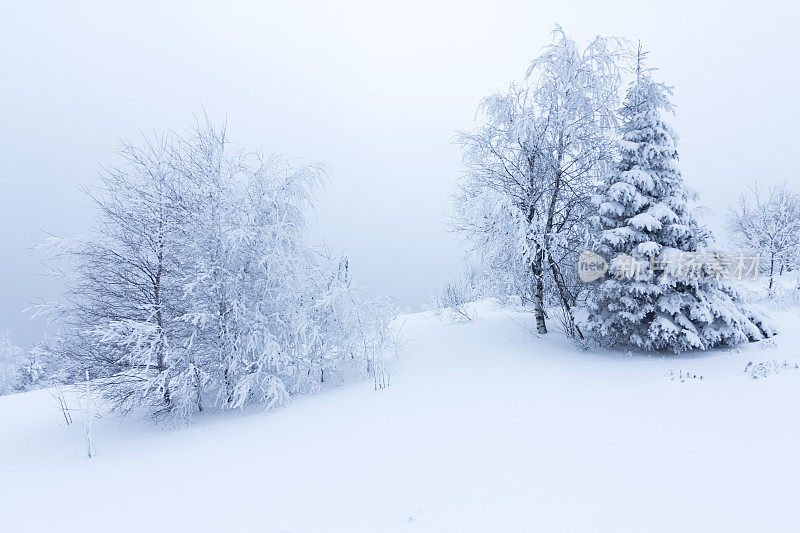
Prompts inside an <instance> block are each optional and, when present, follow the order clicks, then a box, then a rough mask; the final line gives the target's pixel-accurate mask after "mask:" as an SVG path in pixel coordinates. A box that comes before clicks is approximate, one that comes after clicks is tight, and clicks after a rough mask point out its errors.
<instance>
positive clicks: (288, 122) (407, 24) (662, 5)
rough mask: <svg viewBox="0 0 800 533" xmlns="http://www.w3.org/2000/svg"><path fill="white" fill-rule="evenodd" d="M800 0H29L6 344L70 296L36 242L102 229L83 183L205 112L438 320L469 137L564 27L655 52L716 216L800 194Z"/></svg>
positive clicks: (13, 14) (15, 53)
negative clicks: (741, 196) (464, 141)
mask: <svg viewBox="0 0 800 533" xmlns="http://www.w3.org/2000/svg"><path fill="white" fill-rule="evenodd" d="M798 21H800V8H798V7H797V4H796V3H795V2H789V1H785V2H768V1H760V2H735V1H726V2H718V3H701V2H698V1H696V0H695V1H690V2H672V1H668V0H666V1H663V2H657V3H650V2H642V1H641V0H639V1H636V2H609V1H605V2H601V1H597V0H594V1H588V2H564V1H549V2H537V1H532V0H528V1H520V2H512V1H499V2H498V1H493V2H488V1H483V2H476V3H470V2H465V1H460V2H453V3H437V2H435V1H432V0H426V1H422V2H417V1H397V2H392V3H385V4H383V3H380V2H333V1H331V2H326V1H320V2H302V1H298V2H269V1H267V2H230V1H229V2H214V3H210V2H209V3H206V2H201V1H192V2H185V3H171V2H163V1H162V2H147V1H137V2H113V3H112V2H104V3H102V5H101V4H100V3H97V4H93V3H83V2H52V3H41V2H22V1H18V2H12V1H10V0H4V1H3V2H2V4H1V5H0V184H2V187H0V224H2V230H1V231H0V254H1V255H0V257H2V260H0V329H5V328H10V329H12V331H13V333H14V338H15V339H16V340H17V342H18V343H20V344H24V345H28V344H30V343H31V342H33V341H34V340H36V338H37V337H38V336H39V335H41V333H42V331H43V330H44V328H43V325H42V324H41V323H38V322H31V321H30V320H28V319H27V318H24V317H23V316H22V314H21V310H22V309H23V308H24V307H26V306H27V305H28V304H30V303H31V302H34V301H36V300H37V299H52V298H53V297H55V296H56V295H57V293H58V289H59V287H58V285H57V283H54V282H52V281H49V280H47V279H46V278H44V277H43V276H42V272H43V268H42V267H41V265H40V264H39V259H40V255H39V254H38V253H37V252H35V251H32V250H31V249H30V248H31V247H32V246H34V245H35V244H37V243H39V242H41V241H42V240H43V238H44V234H43V233H42V230H46V231H49V232H52V233H56V234H62V235H67V234H73V233H79V232H80V231H82V229H83V228H84V227H85V224H86V222H87V220H88V214H87V211H86V202H85V200H84V199H83V198H82V196H81V194H80V192H79V190H78V188H79V186H80V185H82V184H83V185H86V184H92V183H94V182H95V180H96V176H97V172H98V169H99V165H100V164H101V163H109V162H113V150H114V148H115V147H116V146H117V145H118V142H119V139H120V138H121V137H122V136H128V137H135V136H137V135H139V133H140V132H152V131H153V130H154V129H155V130H160V129H167V128H169V129H178V130H180V129H182V128H184V127H185V126H186V125H187V124H188V123H189V121H191V119H192V115H193V113H194V112H197V111H199V110H201V109H202V108H205V110H206V111H207V112H208V113H209V115H210V116H211V117H212V118H215V119H225V118H226V119H227V121H228V126H229V133H230V135H231V138H232V139H233V140H234V141H236V142H238V143H240V144H243V145H245V146H248V147H252V148H260V149H262V150H263V151H264V152H267V153H280V154H283V155H285V156H288V157H291V158H298V159H300V160H312V161H321V162H325V163H327V164H328V165H329V167H330V170H331V183H330V185H329V186H328V188H327V191H326V192H325V194H323V195H322V196H321V198H320V199H319V202H318V207H317V210H316V215H315V216H314V218H313V224H314V227H313V229H312V238H313V239H314V240H315V241H320V240H322V239H324V240H325V242H326V243H327V244H328V245H329V247H330V248H332V250H333V251H335V252H339V253H341V252H344V253H347V254H348V255H349V256H350V258H351V265H352V266H353V270H354V274H355V276H356V278H357V280H358V281H359V282H360V284H361V285H363V286H364V287H366V289H367V290H368V292H369V294H379V293H386V294H389V295H392V296H394V297H396V298H397V299H398V300H399V301H400V302H401V303H402V304H404V305H408V306H411V307H412V308H417V307H419V306H420V305H421V304H422V302H423V301H424V300H425V297H426V295H427V294H428V293H429V292H430V290H431V289H432V288H433V287H434V286H435V285H436V284H437V283H438V282H439V281H441V280H442V279H444V278H446V277H447V276H448V275H449V274H451V273H453V272H455V271H456V270H457V269H458V267H459V264H460V259H461V255H462V252H461V249H460V246H459V243H458V241H457V239H456V238H455V237H454V236H453V235H452V234H450V233H448V232H447V231H446V225H445V216H446V214H447V212H448V211H449V209H450V200H449V195H450V194H451V193H452V192H453V185H454V183H455V181H456V179H457V177H458V176H459V173H460V172H461V167H460V154H459V150H458V148H457V147H456V146H454V145H453V144H452V138H453V134H454V132H455V131H456V130H459V129H469V128H471V127H472V126H473V125H474V119H475V110H476V106H477V104H478V101H479V100H480V98H481V97H482V96H485V95H487V94H489V93H491V92H493V91H496V90H499V89H502V88H504V87H505V86H506V85H507V84H508V82H510V81H511V80H513V79H517V78H519V77H520V76H521V75H522V74H523V73H524V71H525V69H526V66H527V63H528V61H529V60H530V59H531V58H532V57H534V56H535V55H536V53H537V51H538V50H539V48H540V47H542V46H543V45H544V44H546V43H547V42H548V40H549V37H550V36H549V32H550V30H551V29H552V27H553V25H554V23H559V24H561V25H562V26H563V27H564V28H565V30H566V31H567V33H568V34H570V35H571V36H573V37H574V38H577V39H580V40H585V39H588V38H589V37H591V36H593V35H595V34H605V35H615V36H621V37H627V38H629V39H632V40H637V39H641V40H642V41H643V43H644V45H645V46H646V47H647V48H648V49H649V50H650V51H651V56H650V57H651V64H652V65H653V66H656V67H659V69H660V73H659V74H658V77H659V78H660V79H661V80H662V81H665V82H667V83H670V84H672V85H674V86H675V87H676V95H675V102H676V103H677V105H678V119H677V122H676V125H677V127H678V129H679V133H680V136H681V144H680V145H679V148H680V152H681V161H682V165H683V172H684V176H685V178H686V180H687V181H688V183H689V185H690V186H691V187H693V188H694V189H696V190H697V191H698V192H699V193H700V194H701V200H702V202H703V203H704V204H706V205H708V206H710V207H711V208H712V209H713V210H714V212H715V214H716V215H719V214H720V213H722V212H723V211H724V208H725V206H726V205H727V204H728V203H730V202H731V201H733V200H734V199H735V197H736V195H737V194H738V191H740V190H741V189H742V188H744V187H745V186H746V185H747V184H748V183H750V182H752V181H753V180H754V179H759V180H763V181H764V182H765V183H770V182H776V181H782V180H788V181H789V182H790V183H792V184H793V185H794V186H795V188H800V187H798V186H799V185H800V173H799V172H798V168H800V165H799V163H800V151H799V150H798V132H797V128H798V124H800V104H798V101H799V100H800V98H798V96H799V94H798V93H799V91H798V82H800V74H799V71H800V60H798V56H797V54H798V48H800V46H798V45H800V38H798V30H797V24H798Z"/></svg>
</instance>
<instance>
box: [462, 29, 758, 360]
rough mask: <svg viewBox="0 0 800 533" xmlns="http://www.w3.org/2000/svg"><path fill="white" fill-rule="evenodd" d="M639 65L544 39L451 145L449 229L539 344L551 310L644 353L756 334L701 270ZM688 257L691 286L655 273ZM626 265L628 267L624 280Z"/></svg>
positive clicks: (664, 110) (671, 150)
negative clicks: (458, 174) (584, 258)
mask: <svg viewBox="0 0 800 533" xmlns="http://www.w3.org/2000/svg"><path fill="white" fill-rule="evenodd" d="M645 56H646V54H645V53H643V52H642V51H641V48H640V49H639V50H638V51H637V53H635V54H631V53H630V52H628V51H627V49H626V45H625V44H624V43H621V42H619V41H616V40H613V39H606V38H601V37H598V38H596V39H594V40H593V41H591V42H590V43H589V44H588V46H587V47H585V48H580V47H578V46H577V45H576V43H575V42H574V41H572V40H571V39H569V38H568V37H567V36H566V35H565V34H564V32H563V31H562V30H561V29H560V28H556V30H555V32H554V39H553V42H552V44H550V45H549V46H547V47H546V48H545V49H544V51H543V52H542V54H541V55H540V56H539V57H537V58H536V59H535V60H533V62H532V63H531V66H530V68H529V69H528V72H527V75H526V77H525V78H524V80H523V81H522V82H521V83H515V84H512V85H511V86H510V87H509V89H508V90H507V91H506V92H503V93H500V94H496V95H493V96H490V97H488V98H486V99H485V100H484V101H483V102H482V104H481V110H482V112H483V114H484V116H485V123H484V124H483V126H481V127H480V128H479V129H478V130H476V131H475V132H472V133H465V134H462V136H461V144H462V146H463V148H464V161H465V163H466V166H467V174H466V176H465V178H464V180H463V181H462V183H461V187H460V192H459V195H458V196H457V198H456V213H457V222H456V226H457V229H459V230H461V231H462V233H463V234H464V235H465V236H466V237H467V240H468V242H470V244H471V245H472V249H473V250H474V251H475V252H477V253H476V254H475V257H476V260H475V261H476V262H477V263H478V268H479V269H480V270H482V271H483V272H485V273H486V274H487V276H488V277H489V278H490V279H491V281H492V283H493V284H494V286H495V288H494V290H495V291H496V292H499V293H512V294H516V295H518V296H519V297H520V299H521V300H522V302H523V303H530V304H532V307H533V313H534V315H535V320H536V327H537V330H538V332H539V333H540V334H543V333H546V332H547V331H548V318H550V316H551V315H552V313H553V312H556V313H557V316H558V318H559V319H560V321H561V324H562V325H563V326H564V328H565V330H566V331H567V333H568V334H570V335H572V336H576V337H580V338H584V337H585V336H587V335H591V336H592V337H593V338H595V339H596V340H598V341H599V342H600V343H602V344H606V345H613V346H623V347H625V346H628V347H636V348H642V349H647V350H658V349H669V350H673V351H683V350H688V349H693V348H699V349H707V348H711V347H714V346H719V345H729V344H734V343H738V342H742V341H745V340H753V339H759V338H763V337H764V336H770V335H772V334H773V333H774V332H773V330H772V328H771V327H770V326H769V324H768V323H767V321H766V319H765V318H764V317H763V316H762V315H761V314H759V313H758V312H756V311H754V310H751V309H749V308H747V307H746V306H744V305H743V304H741V303H739V302H737V300H736V293H735V291H734V290H733V289H732V288H731V287H730V286H729V285H728V283H727V280H726V279H724V278H723V277H721V276H720V275H719V269H718V268H716V269H715V267H719V261H718V259H719V258H718V257H716V256H715V255H714V254H713V253H712V250H710V248H709V245H710V235H709V234H708V232H707V231H706V230H705V228H703V227H702V226H701V225H700V224H699V223H698V221H697V217H696V214H695V213H694V212H693V210H692V207H691V201H692V200H693V195H692V194H691V193H690V192H689V191H688V190H687V188H686V187H685V185H684V183H683V179H682V177H681V173H680V169H679V165H678V154H677V151H676V136H675V134H674V132H673V130H672V128H671V127H670V126H669V125H668V123H667V121H666V115H667V114H668V113H669V112H671V111H672V105H671V104H670V100H669V97H670V89H669V88H668V87H667V86H665V85H663V84H661V83H658V82H656V81H654V80H653V78H652V73H651V71H650V70H648V69H646V68H644V59H645ZM631 59H633V61H631ZM630 67H633V68H630ZM629 73H630V74H632V75H631V76H630V78H632V79H631V81H630V82H629V84H628V87H627V91H623V90H622V88H623V82H624V79H625V78H626V77H627V76H628V74H629ZM623 92H625V93H626V94H625V96H622V94H623ZM586 249H588V250H593V251H594V252H597V253H599V254H600V255H601V256H602V257H605V258H607V259H608V260H609V262H610V265H609V272H608V275H607V276H606V277H604V278H602V279H600V280H598V281H595V282H593V283H588V284H585V283H581V282H580V281H579V279H578V277H577V274H578V272H577V268H576V265H577V263H578V258H579V254H580V253H581V251H582V250H586ZM701 252H703V255H702V256H701V255H700V254H701ZM692 256H694V258H695V259H696V260H697V261H699V266H697V267H696V268H697V269H698V270H699V272H696V274H698V275H693V276H687V275H686V273H685V272H683V273H682V272H676V271H675V269H670V268H663V267H661V268H659V266H660V265H664V264H668V263H672V262H674V261H676V260H678V261H680V260H686V259H687V258H689V257H692ZM626 258H628V259H630V258H638V259H637V265H636V270H635V272H634V273H633V274H632V275H630V276H623V275H621V274H623V272H622V270H623V269H626V268H628V265H623V261H622V260H623V259H626ZM708 258H711V260H709V259H708ZM554 310H555V311H554ZM548 313H550V314H551V315H548Z"/></svg>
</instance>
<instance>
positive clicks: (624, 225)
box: [586, 57, 773, 352]
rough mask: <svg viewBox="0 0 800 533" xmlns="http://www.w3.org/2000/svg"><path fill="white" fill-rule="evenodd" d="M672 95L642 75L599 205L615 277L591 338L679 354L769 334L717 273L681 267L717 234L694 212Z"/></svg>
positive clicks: (626, 109)
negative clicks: (669, 117)
mask: <svg viewBox="0 0 800 533" xmlns="http://www.w3.org/2000/svg"><path fill="white" fill-rule="evenodd" d="M640 59H641V57H640ZM639 64H641V62H640V61H639ZM670 94H671V90H670V88H668V87H667V86H665V85H663V84H661V83H657V82H655V81H654V80H653V79H652V78H651V77H650V76H649V75H648V74H647V73H645V72H641V70H640V69H639V68H637V79H636V81H635V82H634V83H633V84H632V86H631V88H630V90H629V92H628V95H627V99H626V100H625V103H624V105H623V107H622V119H623V120H622V125H621V136H622V140H621V141H620V148H619V149H620V158H619V161H618V163H617V165H616V168H615V169H614V170H613V172H611V173H610V174H609V175H608V176H607V180H606V181H605V182H604V183H603V184H602V185H601V187H600V190H599V194H598V198H597V203H598V208H599V209H598V216H597V219H598V224H599V236H598V239H599V243H600V249H601V251H602V252H604V253H605V254H606V255H607V256H608V257H610V258H611V261H610V266H609V274H610V277H608V278H605V279H603V280H601V281H599V282H596V283H595V284H592V285H590V286H589V295H588V297H587V310H588V315H587V317H588V320H587V324H586V326H587V329H588V330H589V331H591V332H592V333H593V334H594V336H595V337H596V338H597V339H599V340H600V342H601V343H603V344H605V345H611V346H628V347H637V348H641V349H645V350H660V349H668V350H673V351H675V352H680V351H685V350H690V349H695V348H699V349H708V348H712V347H714V346H720V345H731V344H736V343H740V342H743V341H747V340H754V339H759V338H762V336H764V335H770V334H772V333H773V332H772V330H771V329H770V327H769V326H768V325H767V324H766V323H765V321H764V320H765V319H764V318H763V316H760V315H758V314H757V313H755V312H752V311H749V310H747V309H746V308H744V307H742V306H741V305H739V304H738V303H737V302H736V301H735V298H736V294H735V291H734V290H733V289H732V288H731V287H730V286H729V285H728V284H727V283H726V281H725V280H724V279H722V278H721V277H719V276H717V275H716V272H714V271H712V270H710V268H709V265H708V264H703V265H702V267H701V270H700V271H699V272H688V271H687V272H681V269H680V266H679V264H678V263H679V262H680V261H688V260H690V259H697V258H698V256H691V255H685V254H687V253H688V254H693V253H696V252H698V251H700V250H702V249H703V246H704V245H706V244H707V242H708V241H709V238H710V235H709V234H708V232H707V231H706V229H705V228H704V227H702V226H701V225H700V224H699V223H698V221H697V219H696V218H695V216H694V214H693V212H692V210H691V208H690V201H691V200H692V199H693V195H692V194H691V193H690V192H689V191H688V190H687V188H686V187H685V185H684V182H683V179H682V177H681V173H680V170H679V166H678V152H677V150H676V135H675V133H674V131H673V130H672V128H671V127H670V126H669V125H668V124H667V122H665V116H664V114H665V113H667V112H671V111H672V110H673V107H672V104H671V103H670V100H669V96H670ZM659 265H661V266H663V265H667V268H663V269H660V268H658V267H659ZM711 266H713V264H712V265H711ZM628 269H630V270H629V271H628V272H627V273H626V272H625V270H628ZM629 276H630V279H628V277H629Z"/></svg>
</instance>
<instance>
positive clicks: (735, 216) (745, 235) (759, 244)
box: [727, 183, 800, 295]
mask: <svg viewBox="0 0 800 533" xmlns="http://www.w3.org/2000/svg"><path fill="white" fill-rule="evenodd" d="M727 218H728V231H729V232H730V234H731V237H732V238H733V240H734V242H735V243H736V244H737V245H738V246H739V247H741V248H743V249H746V250H750V251H752V252H753V253H759V254H761V256H762V258H763V259H766V260H765V261H762V265H761V266H762V269H763V270H764V271H765V272H766V273H767V275H768V276H769V282H768V292H769V294H770V295H772V293H773V288H774V283H775V274H776V270H778V269H779V270H780V272H783V269H784V268H785V267H786V266H790V265H791V264H792V262H793V261H796V260H797V258H798V248H800V196H798V194H797V193H795V192H794V191H792V190H791V189H790V188H789V186H788V185H787V184H786V183H782V184H779V185H775V186H773V187H770V188H769V190H768V192H767V194H766V196H765V195H764V194H762V192H761V191H759V189H758V186H757V185H753V186H751V187H750V188H749V189H748V190H746V191H745V192H743V193H742V194H741V195H740V196H739V201H738V202H737V203H736V204H735V205H733V206H731V207H730V208H729V209H728V217H727Z"/></svg>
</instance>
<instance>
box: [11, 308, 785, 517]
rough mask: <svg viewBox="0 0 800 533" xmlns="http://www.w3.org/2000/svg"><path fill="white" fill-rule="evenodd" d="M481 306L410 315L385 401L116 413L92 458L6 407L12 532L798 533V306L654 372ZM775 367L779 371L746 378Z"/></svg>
mask: <svg viewBox="0 0 800 533" xmlns="http://www.w3.org/2000/svg"><path fill="white" fill-rule="evenodd" d="M474 307H475V309H474V312H475V313H476V314H477V315H478V318H477V319H476V320H474V321H472V322H467V323H449V322H446V321H445V322H443V321H440V320H439V319H436V318H433V317H431V316H430V315H428V314H424V313H423V314H413V315H407V316H405V317H402V318H401V319H400V322H403V333H404V336H405V337H406V339H408V343H407V344H406V348H405V351H404V353H403V354H401V356H400V358H399V360H398V361H397V365H396V368H395V369H394V371H393V374H392V379H391V386H390V387H389V388H388V389H385V390H381V391H374V390H372V383H371V382H360V383H353V384H348V385H344V386H342V387H338V388H333V389H329V390H326V391H323V393H322V394H319V395H315V396H309V397H302V398H297V399H295V400H294V401H293V402H291V403H290V404H289V405H288V407H285V408H282V409H278V410H274V411H271V412H269V413H264V412H262V411H260V410H258V409H255V408H254V409H252V410H248V411H245V412H243V413H241V414H238V415H237V414H235V413H228V414H225V415H209V416H206V417H200V418H199V419H198V420H197V421H196V422H195V423H194V424H193V425H192V426H191V427H189V428H188V429H184V430H175V431H164V430H161V429H157V428H153V427H152V426H150V425H149V424H148V423H145V422H141V421H137V420H134V419H127V420H125V421H124V422H122V423H120V422H119V421H118V420H117V419H115V418H113V417H109V418H106V419H104V420H99V421H97V422H96V424H95V427H94V432H95V444H96V448H97V456H96V457H94V458H92V459H86V458H85V457H84V446H85V443H84V440H83V436H82V428H81V427H80V424H73V425H72V426H69V427H66V426H65V424H64V421H63V418H62V414H61V412H60V410H59V409H58V407H57V402H56V400H55V399H54V398H53V396H51V395H50V394H49V393H48V392H47V391H38V392H32V393H26V394H17V395H11V396H6V397H2V398H0V479H2V483H0V515H2V516H3V520H2V524H3V530H4V531H18V530H19V531H22V530H37V531H42V530H46V531H108V530H110V529H113V530H130V531H142V530H150V531H165V530H170V531H238V530H259V531H348V532H352V531H523V530H524V531H678V530H682V531H709V530H717V531H757V530H760V531H779V530H789V529H791V527H792V525H793V524H796V523H797V520H798V517H797V516H796V515H797V511H796V510H795V506H796V502H797V498H798V496H800V487H798V484H797V480H798V479H800V457H798V453H797V450H798V449H800V429H798V421H797V417H798V412H799V411H798V408H800V395H798V390H800V389H799V388H798V386H800V369H795V368H794V367H793V366H783V365H782V363H783V362H784V360H788V361H789V362H790V363H791V364H792V365H793V364H794V363H796V362H797V363H800V351H798V345H800V331H798V328H797V327H796V325H797V323H798V322H797V320H798V318H799V317H798V314H799V312H798V310H797V309H794V310H790V311H781V312H776V313H775V316H776V319H777V320H778V324H779V325H780V326H781V327H782V330H783V331H782V333H781V334H780V335H779V336H778V337H776V338H775V339H774V340H770V341H762V342H761V343H756V344H751V345H748V346H745V347H743V348H742V349H741V350H733V351H712V352H706V353H703V354H691V355H682V356H665V357H660V356H651V357H648V356H642V355H626V354H624V353H611V352H602V353H592V352H582V351H580V350H579V349H577V348H575V347H573V345H571V344H570V343H569V342H568V341H567V340H566V339H565V338H564V337H562V336H560V335H559V334H557V333H552V334H548V335H547V336H546V337H543V338H537V337H536V336H535V334H534V333H532V332H533V331H535V324H534V323H533V316H532V315H531V314H530V313H516V312H513V311H511V310H508V309H503V308H499V307H496V306H495V305H493V304H489V303H482V304H477V305H475V306H474ZM773 360H774V361H776V362H777V363H780V364H781V365H780V366H781V367H780V368H778V369H777V370H778V371H777V372H776V368H775V367H774V366H773V365H771V364H769V365H764V366H761V367H758V368H756V370H755V372H754V371H753V370H752V368H753V367H751V368H749V369H748V370H747V371H745V368H746V367H747V365H748V363H749V362H753V363H754V364H755V365H757V364H758V363H761V362H772V361H773ZM755 365H754V366H755ZM670 373H672V374H674V375H675V379H671V378H670ZM687 374H690V375H691V378H689V379H684V380H681V378H680V377H678V376H681V375H683V376H685V375H687ZM754 375H756V376H760V377H758V378H754V377H753V376H754ZM694 376H697V377H696V378H695V377H694ZM701 376H702V379H701Z"/></svg>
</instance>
